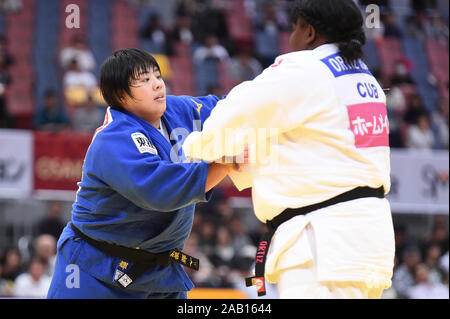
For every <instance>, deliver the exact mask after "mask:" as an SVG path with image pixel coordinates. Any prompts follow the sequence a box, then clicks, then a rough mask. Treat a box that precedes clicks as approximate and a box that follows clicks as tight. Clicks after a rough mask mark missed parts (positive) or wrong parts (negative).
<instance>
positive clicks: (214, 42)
mask: <svg viewBox="0 0 450 319" xmlns="http://www.w3.org/2000/svg"><path fill="white" fill-rule="evenodd" d="M229 57H230V56H229V54H228V51H227V50H226V49H225V48H224V47H223V46H222V45H221V44H220V43H219V41H218V39H217V37H216V36H214V35H209V36H208V37H206V40H205V44H204V45H203V46H201V47H199V48H198V49H197V50H195V52H194V61H195V62H202V61H205V60H206V59H217V60H220V61H225V60H228V59H229Z"/></svg>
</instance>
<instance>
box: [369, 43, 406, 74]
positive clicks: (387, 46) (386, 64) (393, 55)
mask: <svg viewBox="0 0 450 319" xmlns="http://www.w3.org/2000/svg"><path fill="white" fill-rule="evenodd" d="M376 44H377V48H378V53H379V56H380V61H381V73H382V77H383V80H384V81H386V83H388V82H389V78H390V77H391V76H392V75H393V73H394V70H395V64H396V63H397V62H398V61H401V60H404V59H405V54H404V52H403V46H402V43H401V42H400V40H398V39H397V38H384V39H378V40H377V42H376Z"/></svg>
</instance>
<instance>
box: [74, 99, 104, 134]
mask: <svg viewBox="0 0 450 319" xmlns="http://www.w3.org/2000/svg"><path fill="white" fill-rule="evenodd" d="M105 112H106V108H105V107H102V106H99V105H97V104H96V103H95V102H94V100H93V99H92V98H91V97H89V98H88V101H87V103H86V104H85V105H84V106H79V107H77V108H76V109H75V110H74V114H73V116H72V128H73V129H74V130H75V131H77V132H80V133H86V134H93V133H94V132H95V130H96V129H97V128H98V127H100V126H101V125H102V123H103V120H104V117H105Z"/></svg>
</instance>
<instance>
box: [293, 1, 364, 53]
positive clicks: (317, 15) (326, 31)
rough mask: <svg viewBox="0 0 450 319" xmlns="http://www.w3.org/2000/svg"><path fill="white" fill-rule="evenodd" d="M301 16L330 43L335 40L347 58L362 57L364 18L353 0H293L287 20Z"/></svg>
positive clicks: (295, 19) (294, 21)
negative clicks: (294, 0)
mask: <svg viewBox="0 0 450 319" xmlns="http://www.w3.org/2000/svg"><path fill="white" fill-rule="evenodd" d="M300 17H301V18H303V19H304V20H305V21H306V22H307V23H308V24H310V25H311V26H313V27H314V29H315V30H316V32H317V33H318V34H320V35H322V36H325V37H326V38H327V39H328V41H329V42H330V43H338V44H339V50H340V54H341V55H342V56H343V57H344V58H345V59H346V60H347V61H354V60H357V59H360V58H362V56H363V51H362V48H363V46H364V45H365V44H366V35H365V33H364V29H363V23H364V18H363V16H362V14H361V11H360V9H359V8H358V6H357V5H356V4H355V2H354V1H353V0H296V2H295V3H294V5H293V7H292V10H291V14H290V22H291V23H293V24H294V23H296V22H297V20H298V18H300Z"/></svg>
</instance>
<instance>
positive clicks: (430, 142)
mask: <svg viewBox="0 0 450 319" xmlns="http://www.w3.org/2000/svg"><path fill="white" fill-rule="evenodd" d="M435 143H436V141H435V139H434V135H433V131H432V130H431V125H430V119H429V117H428V115H427V114H421V115H420V116H419V118H418V120H417V124H412V125H410V126H409V127H408V130H407V137H406V146H407V147H408V148H413V149H418V150H431V149H433V147H434V145H435Z"/></svg>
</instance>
